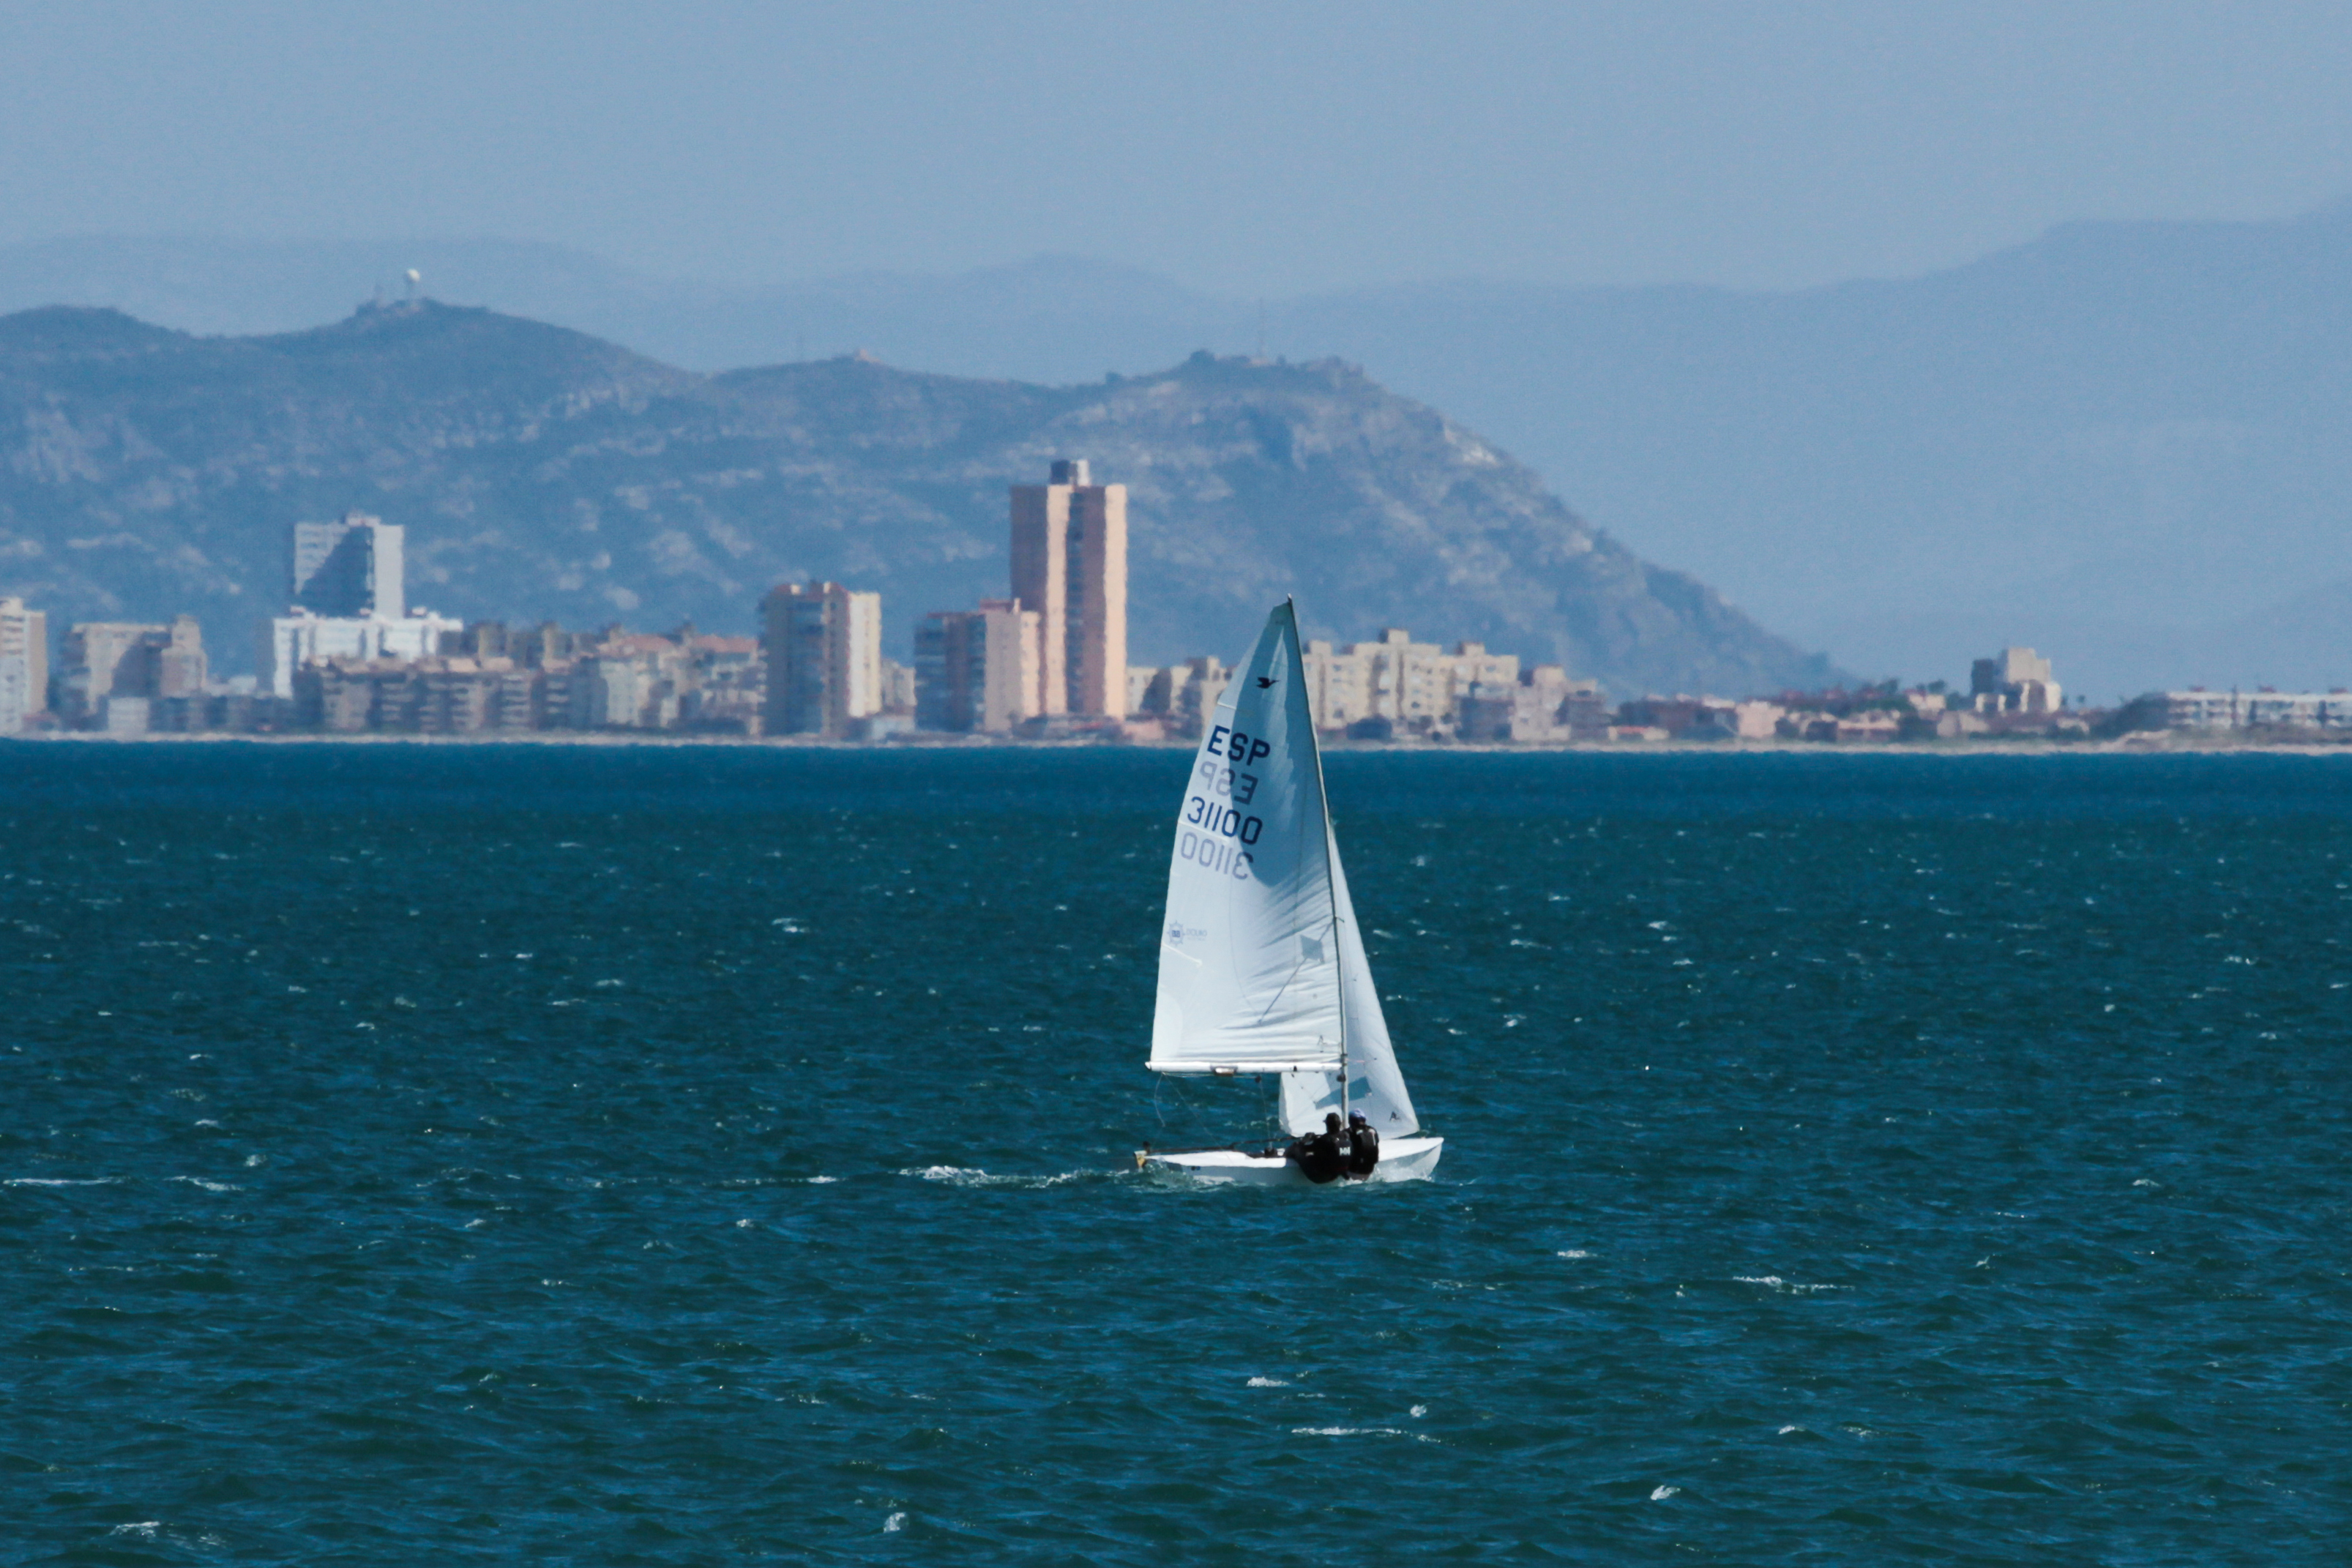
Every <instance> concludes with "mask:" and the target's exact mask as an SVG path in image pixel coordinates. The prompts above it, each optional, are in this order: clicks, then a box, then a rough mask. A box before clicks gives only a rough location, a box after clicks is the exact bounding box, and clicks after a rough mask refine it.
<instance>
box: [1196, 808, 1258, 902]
mask: <svg viewBox="0 0 2352 1568" xmlns="http://www.w3.org/2000/svg"><path fill="white" fill-rule="evenodd" d="M1184 820H1185V821H1186V822H1188V823H1191V824H1192V827H1186V828H1183V829H1182V830H1181V831H1180V832H1179V833H1178V834H1177V835H1176V858H1178V859H1180V860H1190V861H1192V863H1193V864H1194V865H1196V866H1198V867H1200V868H1202V870H1204V871H1214V872H1216V873H1218V874H1219V875H1221V876H1226V877H1231V878H1232V879H1234V881H1236V882H1246V881H1248V880H1249V875H1250V861H1251V859H1252V857H1251V855H1250V852H1249V851H1248V850H1247V849H1246V848H1244V847H1243V846H1244V845H1249V844H1255V843H1256V842H1257V838H1258V835H1259V834H1261V833H1263V832H1265V822H1264V821H1263V820H1261V819H1260V818H1257V817H1255V816H1243V815H1242V814H1241V813H1240V812H1238V811H1236V810H1234V808H1233V807H1232V806H1230V805H1217V804H1216V803H1215V802H1214V801H1212V800H1210V799H1208V798H1206V797H1205V796H1202V795H1193V796H1192V797H1191V798H1189V799H1188V800H1186V801H1185V802H1184ZM1194 827H1197V828H1198V829H1200V831H1198V832H1197V833H1196V832H1194V831H1193V828H1194Z"/></svg>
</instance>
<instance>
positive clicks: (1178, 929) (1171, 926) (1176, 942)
mask: <svg viewBox="0 0 2352 1568" xmlns="http://www.w3.org/2000/svg"><path fill="white" fill-rule="evenodd" d="M1208 934H1209V933H1208V931H1207V930H1206V929H1205V928H1204V927H1202V926H1193V927H1192V928H1190V929H1189V930H1188V929H1186V927H1185V926H1184V924H1183V922H1182V921H1169V922H1168V945H1169V946H1171V947H1181V946H1183V945H1184V939H1185V938H1186V937H1191V938H1192V940H1193V941H1194V942H1198V941H1200V940H1201V939H1202V937H1204V936H1206V935H1208Z"/></svg>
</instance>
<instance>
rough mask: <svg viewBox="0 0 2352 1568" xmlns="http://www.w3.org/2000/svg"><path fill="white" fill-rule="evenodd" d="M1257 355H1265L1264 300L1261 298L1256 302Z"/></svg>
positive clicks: (1260, 356)
mask: <svg viewBox="0 0 2352 1568" xmlns="http://www.w3.org/2000/svg"><path fill="white" fill-rule="evenodd" d="M1257 357H1258V358H1260V359H1264V358H1265V300H1264V299H1263V298H1260V299H1259V300H1258V302H1257Z"/></svg>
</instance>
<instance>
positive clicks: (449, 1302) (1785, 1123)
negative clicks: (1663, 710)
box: [0, 742, 2352, 1568]
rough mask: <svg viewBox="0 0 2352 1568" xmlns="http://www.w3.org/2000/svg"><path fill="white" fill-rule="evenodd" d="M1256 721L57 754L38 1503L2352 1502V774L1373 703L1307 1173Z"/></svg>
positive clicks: (1348, 838) (428, 1534)
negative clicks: (1415, 1143) (1062, 738)
mask: <svg viewBox="0 0 2352 1568" xmlns="http://www.w3.org/2000/svg"><path fill="white" fill-rule="evenodd" d="M1188 760H1189V759H1188V758H1187V756H1186V755H1185V754H1183V753H1181V752H1173V751H1118V750H1101V751H1084V750H1073V751H1043V750H1029V751H1013V750H1004V751H981V752H862V751H859V752H853V751H843V752H823V751H814V750H777V749H758V748H729V747H704V748H626V747H609V748H608V747H559V746H523V747H495V746H479V747H476V746H455V745H391V744H387V745H302V744H278V745H268V744H237V743H163V742H158V743H152V744H142V745H117V746H109V745H102V744H73V743H50V742H18V743H10V744H5V745H0V843H5V858H0V1030H5V1033H0V1183H5V1184H0V1345H5V1350H0V1561H4V1562H6V1563H104V1564H125V1565H128V1564H148V1563H158V1564H161V1563H172V1564H177V1563H235V1564H301V1565H304V1568H320V1565H327V1564H419V1565H424V1564H436V1565H437V1564H465V1563H579V1564H662V1565H669V1564H681V1565H683V1564H719V1563H769V1562H775V1563H803V1562H806V1563H1137V1564H1141V1563H1154V1564H1160V1563H1236V1564H1238V1563H1250V1564H1264V1563H1322V1562H1332V1561H1348V1562H1357V1563H1423V1562H1443V1563H1857V1564H1883V1563H1938V1564H1945V1563H1965V1564H2006V1563H2017V1564H2053V1563H2063V1564H2140V1563H2183V1564H2189V1563H2195V1564H2207V1563H2344V1562H2346V1561H2347V1546H2346V1542H2347V1539H2352V1283H2347V1269H2348V1268H2352V1212H2347V1211H2348V1210H2352V1205H2347V1198H2352V1141H2347V1133H2352V1110H2347V1108H2348V1107H2352V1067H2348V1066H2347V1024H2352V1013H2348V1012H2347V1008H2352V989H2347V987H2352V950H2347V945H2346V938H2347V916H2348V915H2352V759H2340V758H2333V757H2329V758H2302V757H2265V756H2225V757H2185V758H2117V757H2107V756H2102V757H2067V756H2054V757H2043V758H2022V757H1922V756H1907V755H1890V756H1877V757H1859V758H1858V757H1853V756H1837V755H1821V756H1811V755H1793V756H1792V755H1770V756H1705V755H1701V756H1689V755H1671V756H1664V755H1661V756H1615V755H1589V754H1587V755H1558V756H1507V755H1463V754H1403V753H1373V754H1356V753H1345V752H1343V753H1340V754H1338V755H1335V756H1333V757H1332V758H1331V759H1330V762H1329V778H1330V788H1331V793H1332V797H1333V801H1334V805H1335V808H1336V811H1337V813H1338V816H1339V839H1340V844H1341V847H1342V848H1343V850H1344V852H1345V854H1346V856H1347V859H1348V866H1349V880H1350V883H1351V886H1352V889H1353V891H1354V894H1355V899H1356V903H1357V907H1358V909H1359V911H1360V915H1361V918H1362V920H1363V921H1364V922H1365V924H1366V926H1367V928H1368V931H1369V939H1370V949H1371V960H1372V963H1373V965H1374V968H1375V971H1376V973H1377V976H1378V979H1379V983H1380V987H1381V992H1382V994H1383V995H1384V996H1385V998H1386V1005H1387V1008H1388V1016H1389V1019H1390V1023H1391V1028H1392V1030H1393V1032H1394V1034H1395V1037H1396V1039H1397V1042H1398V1049H1399V1055H1400V1058H1401V1061H1402V1066H1403V1068H1404V1070H1405V1072H1406V1074H1407V1076H1408V1078H1409V1079H1410V1081H1411V1083H1412V1092H1413V1098H1414V1100H1415V1101H1416V1103H1417V1105H1418V1107H1419V1109H1420V1110H1421V1111H1422V1114H1423V1117H1424V1118H1425V1119H1426V1121H1427V1122H1428V1124H1429V1125H1430V1127H1431V1128H1432V1130H1433V1131H1438V1132H1441V1133H1443V1134H1444V1136H1445V1138H1446V1140H1447V1142H1446V1152H1445V1156H1444V1163H1443V1165H1442V1166H1441V1167H1440V1168H1439V1171H1438V1174H1437V1179H1436V1180H1435V1181H1433V1182H1430V1183H1426V1184H1410V1185H1394V1186H1375V1187H1370V1188H1352V1189H1347V1190H1336V1189H1327V1190H1296V1189H1292V1190H1281V1191H1268V1192H1251V1191H1238V1190H1232V1189H1222V1190H1219V1189H1204V1188H1201V1187H1196V1186H1192V1185H1188V1184H1184V1183H1182V1182H1181V1180H1173V1179H1168V1178H1162V1177H1158V1176H1145V1175H1141V1174H1139V1173H1137V1172H1136V1171H1135V1169H1134V1162H1133V1160H1132V1157H1131V1154H1132V1151H1133V1150H1134V1149H1135V1148H1137V1147H1138V1146H1139V1144H1140V1143H1141V1142H1144V1141H1146V1140H1150V1141H1152V1142H1158V1143H1160V1144H1162V1145H1167V1144H1173V1143H1180V1142H1185V1141H1187V1140H1191V1139H1195V1138H1202V1139H1207V1140H1211V1141H1222V1140H1224V1139H1227V1138H1232V1137H1235V1136H1241V1135H1245V1134H1246V1133H1248V1132H1250V1131H1255V1127H1256V1125H1257V1124H1256V1123H1255V1121H1253V1119H1254V1118H1255V1117H1256V1116H1257V1115H1258V1113H1259V1110H1260V1109H1261V1108H1260V1105H1259V1103H1258V1101H1257V1100H1256V1099H1255V1095H1254V1092H1253V1089H1252V1088H1251V1086H1249V1085H1247V1084H1222V1085H1221V1084H1211V1085H1206V1086H1203V1085H1200V1084H1189V1085H1187V1084H1177V1083H1173V1082H1171V1083H1160V1082H1157V1081H1155V1080H1154V1079H1152V1078H1151V1077H1150V1075H1149V1074H1147V1073H1146V1072H1145V1071H1144V1070H1143V1067H1142V1062H1143V1058H1144V1054H1145V1046H1146V1037H1147V1034H1148V1029H1149V1022H1150V1005H1151V992H1152V976H1153V966H1154V963H1155V954H1156V951H1157V946H1156V938H1157V933H1158V927H1159V913H1160V909H1159V906H1160V898H1161V895H1162V890H1163V888H1164V885H1165V877H1166V866H1167V859H1168V854H1169V844H1170V837H1171V822H1172V817H1173V814H1174V811H1175V808H1176V806H1177V804H1178V801H1179V798H1180V795H1181V787H1182V784H1183V781H1184V776H1185V773H1186V769H1187V765H1188Z"/></svg>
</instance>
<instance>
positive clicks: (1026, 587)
mask: <svg viewBox="0 0 2352 1568" xmlns="http://www.w3.org/2000/svg"><path fill="white" fill-rule="evenodd" d="M1013 597H1014V598H1016V599H1018V600H1020V601H1021V603H1022V605H1023V606H1024V607H1025V608H1029V609H1034V610H1035V611H1036V612H1037V614H1038V620H1039V626H1038V630H1039V634H1040V640H1041V644H1042V647H1041V648H1040V652H1041V654H1042V656H1043V657H1042V659H1041V665H1042V668H1041V670H1040V674H1041V676H1042V682H1041V684H1042V686H1043V688H1044V689H1043V690H1042V692H1041V693H1040V696H1041V697H1042V698H1043V700H1044V703H1045V712H1047V713H1072V714H1080V715H1085V716H1087V717H1097V716H1100V717H1106V718H1112V719H1120V718H1125V717H1126V715H1127V487H1126V486H1125V485H1098V484H1096V483H1095V482H1094V481H1093V479H1092V477H1091V476H1090V475H1089V474H1088V473H1087V464H1086V460H1085V459H1084V458H1065V459H1063V460H1060V461H1057V462H1055V465H1054V468H1053V482H1052V483H1050V484H1043V485H1014V486H1013Z"/></svg>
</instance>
